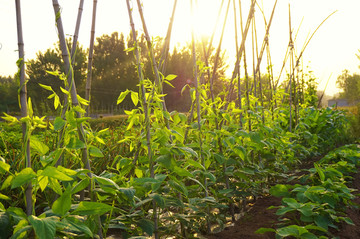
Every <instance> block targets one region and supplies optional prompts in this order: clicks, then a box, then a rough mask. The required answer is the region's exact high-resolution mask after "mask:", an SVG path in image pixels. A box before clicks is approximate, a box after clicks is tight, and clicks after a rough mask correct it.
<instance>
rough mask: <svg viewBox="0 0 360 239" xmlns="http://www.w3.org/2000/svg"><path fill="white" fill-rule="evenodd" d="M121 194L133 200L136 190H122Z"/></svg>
mask: <svg viewBox="0 0 360 239" xmlns="http://www.w3.org/2000/svg"><path fill="white" fill-rule="evenodd" d="M119 191H120V192H122V193H123V194H124V195H125V196H126V197H127V198H128V199H129V200H133V199H134V196H135V189H133V188H120V189H119Z"/></svg>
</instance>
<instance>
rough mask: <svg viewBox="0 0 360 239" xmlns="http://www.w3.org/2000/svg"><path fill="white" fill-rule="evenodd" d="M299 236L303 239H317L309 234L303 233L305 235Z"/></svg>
mask: <svg viewBox="0 0 360 239" xmlns="http://www.w3.org/2000/svg"><path fill="white" fill-rule="evenodd" d="M300 236H301V238H303V239H318V237H317V236H316V235H315V234H313V233H311V232H305V233H303V234H301V235H300Z"/></svg>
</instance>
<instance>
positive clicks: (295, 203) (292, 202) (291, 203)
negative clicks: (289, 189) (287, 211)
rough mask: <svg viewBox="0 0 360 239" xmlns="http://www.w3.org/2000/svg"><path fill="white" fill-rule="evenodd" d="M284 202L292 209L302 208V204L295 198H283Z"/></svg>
mask: <svg viewBox="0 0 360 239" xmlns="http://www.w3.org/2000/svg"><path fill="white" fill-rule="evenodd" d="M282 202H283V203H285V204H286V205H288V206H289V207H290V208H294V209H298V208H300V207H301V204H300V203H298V201H296V200H295V199H294V198H283V199H282Z"/></svg>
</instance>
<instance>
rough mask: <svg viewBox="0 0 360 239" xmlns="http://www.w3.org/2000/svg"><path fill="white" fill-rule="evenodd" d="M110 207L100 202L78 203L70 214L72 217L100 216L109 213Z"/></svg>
mask: <svg viewBox="0 0 360 239" xmlns="http://www.w3.org/2000/svg"><path fill="white" fill-rule="evenodd" d="M111 209H112V207H111V206H110V205H107V204H104V203H100V202H86V201H83V202H80V203H79V206H78V207H77V208H76V209H75V210H74V211H73V212H72V213H71V214H74V215H80V216H85V215H102V214H104V213H106V212H108V211H110V210H111Z"/></svg>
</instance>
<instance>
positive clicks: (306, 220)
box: [257, 145, 360, 238]
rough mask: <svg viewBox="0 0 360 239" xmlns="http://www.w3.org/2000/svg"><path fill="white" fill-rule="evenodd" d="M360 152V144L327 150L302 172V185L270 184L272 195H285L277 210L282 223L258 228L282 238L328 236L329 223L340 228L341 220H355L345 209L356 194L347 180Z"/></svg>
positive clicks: (357, 162) (352, 171) (261, 231)
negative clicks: (275, 227)
mask: <svg viewBox="0 0 360 239" xmlns="http://www.w3.org/2000/svg"><path fill="white" fill-rule="evenodd" d="M358 156H359V149H358V147H357V145H347V146H344V147H341V148H339V149H336V150H335V151H332V152H330V153H328V154H327V155H326V156H325V157H324V158H323V159H321V160H320V161H319V162H320V164H317V163H315V164H314V168H311V169H309V170H308V174H305V175H303V176H301V177H300V181H301V182H303V185H300V184H295V185H282V184H277V185H275V186H273V187H271V188H270V193H271V194H272V195H273V196H277V197H283V199H282V206H280V207H279V209H278V210H277V212H276V215H278V216H280V217H281V218H282V223H281V224H280V227H279V228H278V229H276V230H273V229H265V228H263V229H259V230H258V231H257V232H258V233H265V232H267V231H274V232H276V235H277V236H278V237H279V238H283V237H287V236H293V237H295V238H327V237H325V236H331V233H330V232H329V227H332V228H335V229H338V227H337V225H336V224H338V223H340V222H346V223H348V224H353V222H352V221H351V219H350V218H347V217H344V216H343V213H344V212H345V210H346V208H347V207H348V206H351V205H352V203H351V200H352V199H354V197H355V196H354V195H353V194H352V192H353V190H352V189H349V188H348V187H347V185H346V183H347V182H348V181H349V180H350V179H351V177H350V175H351V174H352V173H354V172H355V171H356V168H357V166H358V165H359V164H360V161H359V157H358ZM329 163H330V164H329ZM305 229H306V230H305ZM310 229H311V231H312V232H310ZM305 234H306V236H305ZM318 236H319V237H318Z"/></svg>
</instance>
